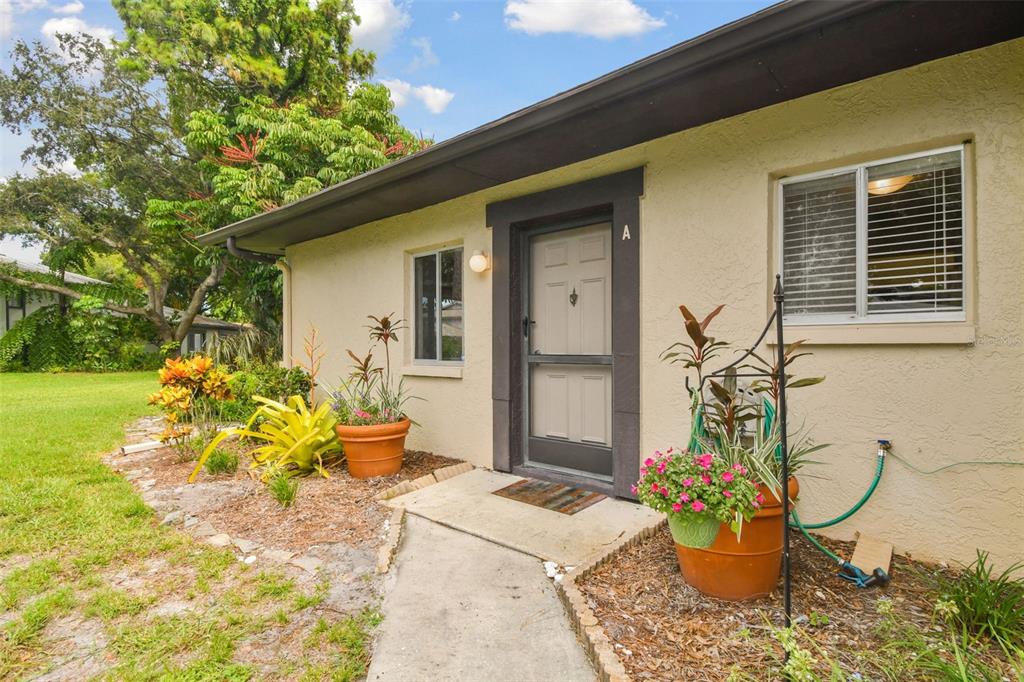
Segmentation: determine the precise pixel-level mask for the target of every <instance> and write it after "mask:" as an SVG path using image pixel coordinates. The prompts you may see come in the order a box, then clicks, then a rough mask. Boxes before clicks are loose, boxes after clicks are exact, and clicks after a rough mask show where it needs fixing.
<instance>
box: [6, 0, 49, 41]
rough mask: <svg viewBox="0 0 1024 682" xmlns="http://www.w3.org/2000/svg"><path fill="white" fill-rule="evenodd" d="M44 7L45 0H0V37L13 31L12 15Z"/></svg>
mask: <svg viewBox="0 0 1024 682" xmlns="http://www.w3.org/2000/svg"><path fill="white" fill-rule="evenodd" d="M43 7H46V0H13V1H12V0H0V39H6V38H8V37H10V35H11V34H12V33H14V23H15V22H14V16H15V15H16V14H25V13H26V12H32V11H34V10H37V9H42V8H43Z"/></svg>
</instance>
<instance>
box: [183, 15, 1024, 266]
mask: <svg viewBox="0 0 1024 682" xmlns="http://www.w3.org/2000/svg"><path fill="white" fill-rule="evenodd" d="M1013 5H1014V3H1009V4H1004V5H996V4H995V3H986V2H981V3H973V4H965V3H957V2H951V3H943V2H938V3H931V4H929V3H917V2H908V3H900V2H850V1H845V0H844V1H842V2H822V1H820V0H790V1H789V2H784V3H781V4H779V5H774V6H772V7H769V8H767V9H765V10H762V11H761V12H758V13H756V14H752V15H750V16H748V17H745V18H743V19H740V20H739V21H736V22H733V23H731V24H727V25H726V26H723V27H721V28H718V29H715V30H714V31H711V32H709V33H706V34H704V35H702V36H699V37H697V38H694V39H692V40H690V41H687V42H684V43H680V44H679V45H676V46H674V47H671V48H669V49H667V50H664V51H662V52H659V53H657V54H655V55H652V56H650V57H647V58H645V59H642V60H640V61H638V62H635V63H634V64H631V65H629V66H626V67H624V68H622V69H619V70H618V71H614V72H612V73H610V74H607V75H605V76H602V77H600V78H597V79H595V80H593V81H590V82H588V83H586V84H584V85H581V86H579V87H577V88H574V89H572V90H568V91H566V92H564V93H561V94H559V95H556V96H554V97H551V98H549V99H547V100H544V101H542V102H540V103H538V104H534V105H532V106H530V107H526V108H524V109H521V110H519V111H517V112H515V113H513V114H510V115H508V116H506V117H504V118H501V119H498V120H496V121H493V122H491V123H488V124H485V125H483V126H480V127H479V128H476V129H474V130H472V131H469V132H467V133H463V134H462V135H459V136H456V137H454V138H452V139H451V140H447V141H445V142H441V143H439V144H437V145H434V146H432V147H430V148H428V149H427V150H424V151H423V152H420V153H418V154H415V155H413V156H410V157H407V158H405V159H402V160H399V161H396V162H394V163H391V164H388V165H387V166H382V167H381V168H378V169H376V170H373V171H370V172H368V173H365V174H363V175H360V176H357V177H355V178H352V179H350V180H347V181H345V182H343V183H340V184H338V185H334V186H332V187H329V188H326V189H324V190H321V191H320V192H317V193H316V194H313V195H310V196H308V197H305V198H303V199H300V200H298V201H296V202H293V203H291V204H287V205H285V206H282V207H280V208H278V209H275V210H273V211H270V212H268V213H264V214H260V215H258V216H253V217H251V218H248V219H246V220H243V221H240V222H237V223H233V224H232V225H228V226H226V227H224V228H220V229H218V230H215V231H212V232H209V233H207V234H205V235H203V236H201V237H200V239H199V241H200V242H201V243H203V244H219V243H223V242H225V241H226V239H227V238H228V237H229V236H236V237H239V238H240V239H243V240H244V241H242V245H243V246H245V247H246V248H248V249H251V250H256V251H263V252H267V253H278V254H279V253H282V252H283V247H284V246H286V245H289V244H292V243H297V242H300V241H305V240H307V239H312V238H316V237H319V236H324V235H327V234H331V233H333V232H339V231H342V230H345V229H348V228H351V227H356V226H358V225H361V224H365V223H367V222H372V221H373V220H379V219H381V218H386V217H390V216H392V215H399V214H402V213H406V212H408V211H410V210H416V209H417V208H422V207H424V206H429V205H432V204H435V203H440V202H441V201H445V200H448V199H451V198H454V197H456V196H461V195H465V194H469V193H472V192H475V191H479V190H481V189H484V188H487V187H493V186H495V185H498V184H502V183H505V182H509V181H510V180H511V179H515V178H508V177H504V178H493V177H488V176H487V174H486V173H485V172H482V171H481V169H480V168H479V167H478V168H476V169H471V168H466V167H463V166H462V165H460V163H459V162H460V161H465V162H467V163H469V164H470V165H472V159H473V157H474V156H475V157H479V155H480V154H482V153H485V152H486V153H494V152H493V150H494V148H496V147H500V145H502V144H503V143H508V142H509V141H511V140H514V139H516V138H529V137H534V138H536V137H537V135H538V133H540V132H541V131H544V130H545V129H549V128H553V127H556V124H558V123H559V122H563V121H567V120H568V119H571V118H573V117H579V116H586V115H587V114H588V112H596V111H598V110H600V109H602V108H603V107H608V106H609V103H614V102H623V101H629V98H630V96H631V95H634V96H635V98H639V97H640V96H649V95H650V94H651V93H652V92H655V91H656V90H657V88H658V86H659V84H661V83H665V84H666V86H667V87H673V86H678V84H680V83H681V82H682V81H683V79H685V77H686V75H687V74H694V73H698V74H699V73H700V72H702V71H706V70H708V69H713V68H715V67H716V66H717V65H724V64H735V63H739V62H743V61H744V60H747V61H749V60H751V59H753V58H754V57H756V56H757V55H750V56H749V57H748V56H745V55H748V54H749V53H751V52H754V51H757V50H758V49H761V48H765V49H768V48H769V47H771V49H774V50H778V49H781V48H780V47H779V46H780V45H782V44H783V43H784V41H786V40H787V39H792V40H793V41H794V42H799V40H798V39H800V38H801V36H803V37H806V36H808V35H813V34H814V33H815V32H820V35H819V36H818V38H820V39H821V40H829V39H830V36H833V35H835V34H833V33H830V32H829V31H826V30H825V29H826V27H828V26H830V25H834V24H836V23H837V22H840V21H842V20H844V19H849V18H851V17H854V16H857V15H864V16H870V13H875V14H878V15H879V16H880V19H879V21H881V25H884V26H886V28H888V29H890V30H897V29H898V26H899V25H898V24H897V26H896V27H895V28H893V25H892V21H893V17H892V16H890V17H888V18H887V19H886V18H881V15H883V14H884V13H886V12H888V13H889V14H890V15H892V14H893V13H896V12H898V13H899V14H900V20H902V21H907V20H911V21H913V20H916V17H915V16H914V14H915V11H917V8H920V10H921V11H923V12H924V13H931V14H933V15H934V14H936V13H943V14H942V16H946V13H948V14H949V17H947V18H955V15H957V14H959V13H961V12H964V11H968V12H971V13H972V14H973V15H975V16H987V14H985V12H987V11H991V8H992V7H998V8H999V9H998V10H997V11H996V14H999V13H1002V14H1003V15H1004V16H1006V17H1010V18H1013V16H1017V15H1020V16H1021V18H1024V12H1022V11H1021V8H1022V7H1024V3H1021V5H1019V6H1017V8H1016V9H1012V8H1013ZM965 8H966V9H965ZM942 16H931V17H930V19H929V20H930V21H932V22H935V21H942ZM1022 23H1024V22H1022ZM984 28H985V29H986V30H985V31H984V32H985V34H986V35H985V36H984V38H985V39H984V40H972V39H971V38H970V37H968V38H966V39H963V40H960V41H958V44H957V46H956V47H955V49H954V48H952V46H951V49H948V50H946V49H944V48H941V46H940V48H939V49H935V46H931V47H932V52H933V53H935V52H937V53H938V54H932V55H919V56H915V53H916V49H915V50H904V51H902V52H899V51H893V52H890V53H888V54H887V56H882V57H879V56H876V61H880V62H885V61H886V60H888V62H889V64H888V68H889V70H894V69H898V68H904V67H905V66H908V65H911V64H914V63H919V62H921V61H926V60H928V59H932V58H936V57H937V56H945V54H953V53H955V52H956V51H962V50H963V49H970V48H971V47H972V46H973V45H974V43H981V44H991V43H992V42H998V41H999V40H1006V39H1009V38H1012V37H1017V36H1019V35H1021V34H1022V33H1024V31H1022V29H1021V26H1016V27H1013V26H1012V25H1010V26H1003V27H1001V28H999V27H996V28H990V27H989V26H987V25H986V26H985V27H984ZM839 33H841V31H840V32H839ZM988 34H998V35H997V36H996V37H995V38H991V39H990V36H989V35H988ZM986 41H987V42H986ZM754 61H757V60H754ZM797 66H798V67H800V71H801V72H802V71H806V68H807V67H805V66H803V65H799V64H798V65H797ZM810 66H811V67H812V68H813V65H810ZM879 68H880V69H881V70H878V69H876V70H875V71H874V73H882V72H884V70H885V65H884V64H882V65H881V66H880V67H879ZM854 71H856V69H854ZM866 75H873V74H872V73H868V74H863V73H862V74H859V77H865V76H866ZM780 76H781V77H782V78H785V74H780ZM858 79H859V78H857V77H855V78H851V79H849V80H847V81H844V82H850V81H851V80H858ZM839 84H841V83H840V82H837V83H835V84H834V85H839ZM780 87H781V89H782V92H780V93H779V95H778V96H777V97H774V101H765V102H760V103H756V102H755V103H753V105H752V106H749V107H747V109H746V110H750V109H755V108H759V107H760V106H766V105H769V104H773V103H777V102H778V101H783V100H785V99H789V98H792V97H798V96H801V95H803V94H807V93H806V92H799V91H798V92H796V93H794V94H787V93H786V91H787V90H788V88H786V87H785V86H780ZM732 113H736V111H733V112H724V113H723V114H722V115H721V116H719V118H721V117H723V116H727V115H731V114H732ZM712 120H713V119H712ZM705 122H710V121H705ZM685 127H687V126H683V127H682V128H680V129H685ZM660 134H661V135H663V134H668V133H667V132H664V131H662V132H661V133H660ZM657 136H658V135H656V136H655V137H657ZM505 146H506V147H507V146H509V145H508V144H505ZM607 151H609V150H602V151H598V152H595V154H591V155H598V154H600V153H607ZM510 153H511V152H510ZM565 156H566V159H564V160H563V161H564V162H563V163H561V164H559V163H555V164H554V165H551V164H549V165H550V167H552V168H555V167H558V166H559V165H566V164H567V163H572V162H573V161H577V160H579V159H578V158H575V157H578V156H580V154H579V153H578V150H577V153H575V154H571V153H567V154H566V155H565ZM584 156H587V155H584ZM543 170H545V169H540V170H536V171H535V172H542V171H543ZM438 173H440V174H441V175H440V176H439V175H438ZM528 174H529V173H528ZM427 177H430V180H428V181H427V182H426V184H422V185H420V187H419V188H417V189H418V191H413V192H410V194H411V195H417V194H418V195H423V196H413V197H412V200H411V201H410V200H409V199H410V194H405V193H406V191H408V190H409V189H410V187H411V186H412V185H413V184H415V183H419V182H420V178H427ZM445 177H447V178H448V179H449V180H448V182H447V184H453V185H456V186H455V187H443V185H445V184H446V182H445V181H441V182H440V183H439V182H438V179H439V178H445ZM396 192H399V193H400V194H402V195H405V196H403V197H402V198H401V200H398V201H395V200H393V199H394V198H395V196H396ZM389 194H390V197H389ZM389 199H392V200H390V201H389ZM367 201H370V202H372V208H371V210H366V206H365V202H367ZM342 205H347V206H348V208H349V209H351V210H350V211H348V212H350V213H353V214H356V215H361V216H362V217H361V218H360V219H358V220H353V219H352V217H350V218H345V217H343V216H342V215H339V214H338V213H337V212H335V213H334V214H333V215H327V214H326V213H325V211H327V210H329V209H332V208H333V209H335V211H336V210H337V209H338V208H341V206H342ZM360 205H363V207H362V208H360ZM296 221H297V222H298V223H300V224H302V228H301V229H298V230H292V229H291V227H298V225H291V224H292V223H294V222H296ZM314 222H315V223H325V225H324V226H323V227H320V226H317V227H315V228H314V229H309V225H310V224H311V223H314ZM289 226H291V227H289ZM263 232H266V234H262V235H261V237H262V239H261V238H259V237H255V235H256V234H257V233H263ZM300 233H301V234H300ZM250 235H252V236H253V238H250V239H245V237H247V236H250Z"/></svg>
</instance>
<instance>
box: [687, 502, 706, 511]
mask: <svg viewBox="0 0 1024 682" xmlns="http://www.w3.org/2000/svg"><path fill="white" fill-rule="evenodd" d="M690 509H692V510H693V511H695V512H702V511H704V503H703V502H701V501H700V500H694V501H693V504H691V505H690Z"/></svg>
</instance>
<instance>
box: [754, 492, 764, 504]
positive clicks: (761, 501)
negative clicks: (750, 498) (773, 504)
mask: <svg viewBox="0 0 1024 682" xmlns="http://www.w3.org/2000/svg"><path fill="white" fill-rule="evenodd" d="M754 499H755V500H757V503H758V504H764V495H762V494H761V493H758V494H757V497H755V498H754Z"/></svg>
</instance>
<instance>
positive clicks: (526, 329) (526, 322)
mask: <svg viewBox="0 0 1024 682" xmlns="http://www.w3.org/2000/svg"><path fill="white" fill-rule="evenodd" d="M535 324H537V323H536V322H534V321H533V320H531V319H530V317H529V316H528V315H527V316H524V317H523V337H524V338H530V327H531V326H532V325H535Z"/></svg>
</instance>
